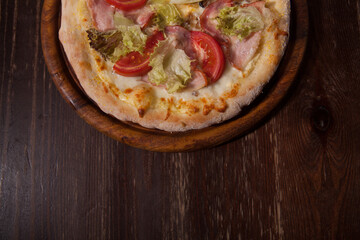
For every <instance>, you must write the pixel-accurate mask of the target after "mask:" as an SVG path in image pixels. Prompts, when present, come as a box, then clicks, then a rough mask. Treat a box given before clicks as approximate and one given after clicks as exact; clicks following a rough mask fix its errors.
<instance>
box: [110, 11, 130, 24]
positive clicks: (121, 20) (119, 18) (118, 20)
mask: <svg viewBox="0 0 360 240" xmlns="http://www.w3.org/2000/svg"><path fill="white" fill-rule="evenodd" d="M114 25H115V26H133V25H135V23H134V22H133V21H131V20H130V19H129V18H126V17H125V16H124V15H122V14H121V13H120V12H116V13H115V14H114Z"/></svg>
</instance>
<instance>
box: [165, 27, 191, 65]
mask: <svg viewBox="0 0 360 240" xmlns="http://www.w3.org/2000/svg"><path fill="white" fill-rule="evenodd" d="M165 34H166V36H167V37H168V38H169V39H170V40H171V41H170V42H171V44H172V45H173V46H174V47H175V48H179V49H183V50H184V51H185V53H186V55H187V56H189V57H190V59H191V60H195V59H196V53H195V49H194V46H193V45H192V43H191V36H190V32H189V31H188V30H186V29H185V28H183V27H181V26H168V27H166V28H165ZM194 64H195V65H196V62H195V61H194V62H193V65H194Z"/></svg>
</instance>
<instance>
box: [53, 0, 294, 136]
mask: <svg viewBox="0 0 360 240" xmlns="http://www.w3.org/2000/svg"><path fill="white" fill-rule="evenodd" d="M289 24H290V0H265V1H256V0H255V1H253V0H238V1H232V0H216V1H212V0H204V1H199V0H62V15H61V27H60V30H59V39H60V41H61V43H62V46H63V49H64V51H65V54H66V56H67V59H68V61H69V63H70V64H71V66H72V68H73V70H74V73H75V74H76V77H77V79H78V82H79V83H80V85H81V87H82V89H83V91H84V92H85V93H86V94H87V96H88V97H89V98H90V99H91V100H92V101H93V102H94V103H96V104H97V105H98V106H99V108H100V109H101V110H102V111H103V112H105V113H106V114H109V115H111V116H114V117H115V118H117V119H119V120H121V121H124V122H126V121H129V122H133V123H137V124H139V125H141V126H143V127H146V128H156V129H160V130H165V131H169V132H179V131H187V130H191V129H201V128H205V127H208V126H210V125H213V124H218V123H221V122H223V121H225V120H228V119H230V118H232V117H234V116H236V115H238V114H239V113H240V112H241V110H242V109H243V108H244V107H245V106H247V105H249V104H250V103H251V102H252V101H253V100H254V99H255V98H256V96H257V95H259V94H260V93H261V90H262V88H263V87H264V85H265V84H266V83H268V82H269V80H270V79H271V77H272V75H273V74H274V72H275V70H276V69H277V66H278V65H279V62H280V60H281V58H282V56H283V54H284V50H285V47H286V44H287V41H288V37H289Z"/></svg>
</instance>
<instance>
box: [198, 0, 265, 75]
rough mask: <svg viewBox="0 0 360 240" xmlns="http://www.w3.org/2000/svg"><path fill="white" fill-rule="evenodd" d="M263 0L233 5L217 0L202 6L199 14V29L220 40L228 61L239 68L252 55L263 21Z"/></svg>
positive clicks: (245, 63)
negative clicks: (202, 10)
mask: <svg viewBox="0 0 360 240" xmlns="http://www.w3.org/2000/svg"><path fill="white" fill-rule="evenodd" d="M264 8H265V3H264V2H263V1H257V2H252V3H249V4H243V5H237V6H233V3H232V2H231V1H228V0H218V1H216V2H214V3H212V4H210V5H209V6H208V7H207V8H205V10H204V12H203V14H202V15H201V17H200V22H201V26H202V28H203V29H204V30H205V31H206V32H207V33H209V34H210V35H212V36H214V37H215V38H216V39H217V40H218V41H219V42H221V43H222V48H223V49H224V52H225V54H226V56H227V59H228V60H229V61H230V63H231V64H232V65H233V66H234V67H235V68H237V69H239V70H243V69H244V68H245V67H246V65H247V64H248V63H249V62H250V61H251V59H252V58H253V57H254V56H255V54H256V51H257V49H258V47H259V44H260V39H261V31H262V30H263V28H264V26H265V24H264V22H263V19H262V12H263V10H264Z"/></svg>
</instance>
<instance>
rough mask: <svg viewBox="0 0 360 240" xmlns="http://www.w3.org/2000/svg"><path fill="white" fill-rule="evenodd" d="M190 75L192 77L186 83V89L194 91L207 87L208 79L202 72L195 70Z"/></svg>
mask: <svg viewBox="0 0 360 240" xmlns="http://www.w3.org/2000/svg"><path fill="white" fill-rule="evenodd" d="M192 75H193V77H192V79H191V80H190V82H189V83H188V85H187V87H186V89H188V90H191V91H196V90H199V89H201V88H203V87H206V86H207V85H208V79H207V77H206V75H205V73H204V72H203V71H201V70H195V71H194V72H193V74H192Z"/></svg>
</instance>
